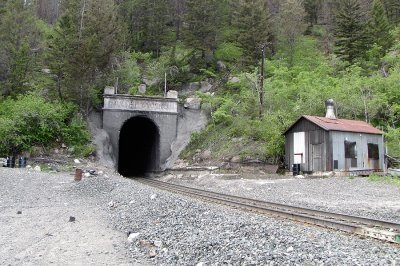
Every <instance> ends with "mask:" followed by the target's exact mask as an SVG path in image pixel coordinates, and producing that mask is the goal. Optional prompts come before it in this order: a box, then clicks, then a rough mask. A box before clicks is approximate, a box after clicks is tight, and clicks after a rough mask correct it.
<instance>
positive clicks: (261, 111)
mask: <svg viewBox="0 0 400 266" xmlns="http://www.w3.org/2000/svg"><path fill="white" fill-rule="evenodd" d="M261 51H262V56H261V80H260V109H259V114H258V115H259V116H260V118H261V117H262V114H263V105H264V60H265V45H263V47H262V49H261Z"/></svg>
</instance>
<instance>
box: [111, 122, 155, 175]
mask: <svg viewBox="0 0 400 266" xmlns="http://www.w3.org/2000/svg"><path fill="white" fill-rule="evenodd" d="M159 149H160V134H159V130H158V127H157V126H156V125H155V124H154V122H153V121H152V120H150V119H148V118H146V117H143V116H136V117H133V118H130V119H129V120H127V121H126V122H125V123H124V124H123V126H122V128H121V131H120V135H119V154H118V172H119V173H120V174H121V175H123V176H125V177H141V176H144V175H145V174H146V173H148V172H151V171H154V170H158V167H159Z"/></svg>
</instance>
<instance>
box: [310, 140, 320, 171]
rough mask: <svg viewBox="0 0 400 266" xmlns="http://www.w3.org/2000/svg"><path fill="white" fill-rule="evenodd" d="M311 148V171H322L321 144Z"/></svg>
mask: <svg viewBox="0 0 400 266" xmlns="http://www.w3.org/2000/svg"><path fill="white" fill-rule="evenodd" d="M311 147H312V170H313V171H322V144H316V145H311Z"/></svg>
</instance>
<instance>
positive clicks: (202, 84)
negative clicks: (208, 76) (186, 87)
mask: <svg viewBox="0 0 400 266" xmlns="http://www.w3.org/2000/svg"><path fill="white" fill-rule="evenodd" d="M211 88H212V84H210V83H209V82H208V81H202V82H200V91H202V92H209V91H210V90H211Z"/></svg>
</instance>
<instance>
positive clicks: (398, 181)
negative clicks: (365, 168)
mask: <svg viewBox="0 0 400 266" xmlns="http://www.w3.org/2000/svg"><path fill="white" fill-rule="evenodd" d="M368 180H369V181H371V182H385V183H388V184H392V185H395V186H397V187H398V188H400V178H399V177H396V176H390V175H378V174H376V173H372V174H370V175H369V176H368Z"/></svg>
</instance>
